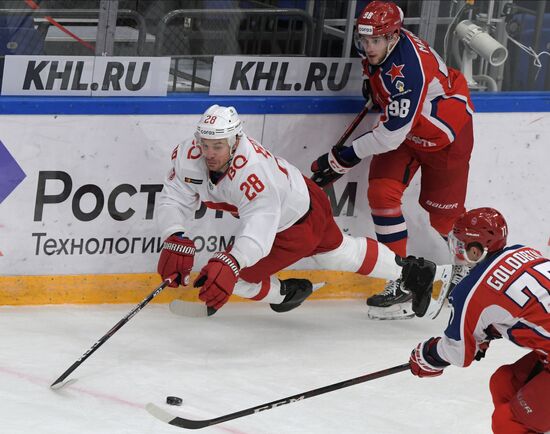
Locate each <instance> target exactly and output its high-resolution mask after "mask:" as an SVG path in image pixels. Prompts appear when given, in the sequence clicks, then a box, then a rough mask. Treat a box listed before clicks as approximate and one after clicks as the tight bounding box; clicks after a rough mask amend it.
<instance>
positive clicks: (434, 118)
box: [353, 29, 473, 158]
mask: <svg viewBox="0 0 550 434" xmlns="http://www.w3.org/2000/svg"><path fill="white" fill-rule="evenodd" d="M399 38H400V40H399V42H398V43H397V46H396V47H395V48H394V50H393V51H392V52H391V53H390V55H389V56H388V58H387V59H386V60H385V61H384V62H383V63H382V64H381V65H377V66H372V65H370V64H369V63H368V61H366V60H364V61H363V66H364V75H365V76H367V77H368V78H369V82H370V86H371V91H372V96H373V102H374V103H375V104H377V105H378V106H380V108H381V109H382V115H381V117H380V121H379V123H378V125H376V127H375V128H373V130H372V131H369V132H368V133H366V134H364V135H363V136H361V137H359V138H357V139H355V140H354V141H353V148H354V150H355V153H356V154H357V156H358V157H360V158H365V157H367V156H369V155H375V154H381V153H384V152H388V151H391V150H393V149H396V148H397V147H399V145H401V144H402V143H403V142H404V143H406V144H407V145H408V146H411V147H412V148H414V149H418V150H421V151H427V152H433V151H438V150H440V149H442V148H444V147H445V146H447V145H449V144H450V143H451V142H453V141H454V140H455V137H456V136H457V134H458V133H459V132H460V130H461V129H462V128H463V126H464V125H465V124H466V122H468V121H469V120H470V119H471V116H472V114H473V105H472V102H471V100H470V93H469V91H468V86H467V83H466V79H465V78H464V76H463V75H462V73H460V72H459V71H457V70H455V69H452V68H448V67H447V66H446V65H445V63H444V62H443V60H442V59H441V58H440V57H439V55H438V54H437V53H436V52H435V51H434V50H433V49H432V48H431V47H430V46H429V45H428V43H427V42H425V41H423V40H422V39H420V38H418V37H417V36H416V35H414V34H413V33H411V32H409V31H407V30H404V29H403V30H402V32H401V34H400V36H399Z"/></svg>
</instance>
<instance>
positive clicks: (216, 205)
mask: <svg viewBox="0 0 550 434" xmlns="http://www.w3.org/2000/svg"><path fill="white" fill-rule="evenodd" d="M203 203H204V205H205V206H206V207H207V208H210V209H216V210H218V209H219V210H221V211H229V212H230V213H232V214H238V212H239V209H238V208H237V207H236V206H235V205H231V204H230V203H227V202H209V201H204V202H203Z"/></svg>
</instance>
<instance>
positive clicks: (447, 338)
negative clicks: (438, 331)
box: [437, 295, 483, 368]
mask: <svg viewBox="0 0 550 434" xmlns="http://www.w3.org/2000/svg"><path fill="white" fill-rule="evenodd" d="M464 297H465V295H463V296H460V295H458V296H457V297H455V298H453V300H452V305H453V315H452V318H451V321H450V322H449V325H448V326H447V328H446V329H445V334H444V336H443V337H442V338H441V340H440V341H439V342H438V343H437V352H438V354H439V356H440V357H441V358H442V359H443V360H446V361H447V362H449V363H451V364H452V365H455V366H460V367H464V368H465V367H467V366H470V364H471V363H472V362H473V361H474V356H475V354H476V352H477V350H478V343H477V341H478V340H479V339H476V336H477V335H478V334H479V331H480V330H482V329H483V326H482V318H481V315H480V314H479V313H478V312H479V309H478V308H477V307H474V306H473V303H472V302H471V300H468V302H467V303H465V301H466V300H465V299H464Z"/></svg>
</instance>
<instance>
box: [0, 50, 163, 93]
mask: <svg viewBox="0 0 550 434" xmlns="http://www.w3.org/2000/svg"><path fill="white" fill-rule="evenodd" d="M169 68H170V58H169V57H91V56H6V58H5V65H4V75H3V80H2V95H32V96H46V95H63V96H166V91H167V87H168V72H169Z"/></svg>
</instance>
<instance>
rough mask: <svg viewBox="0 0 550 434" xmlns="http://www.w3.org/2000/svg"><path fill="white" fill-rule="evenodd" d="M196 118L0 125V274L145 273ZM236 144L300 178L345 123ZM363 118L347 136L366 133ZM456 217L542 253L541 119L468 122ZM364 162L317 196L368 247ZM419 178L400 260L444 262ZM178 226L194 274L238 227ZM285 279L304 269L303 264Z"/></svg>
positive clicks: (288, 128) (266, 121)
mask: <svg viewBox="0 0 550 434" xmlns="http://www.w3.org/2000/svg"><path fill="white" fill-rule="evenodd" d="M199 117H200V116H199V115H189V116H178V115H159V116H157V115H149V116H107V115H100V116H84V115H83V116H76V115H73V116H53V115H40V116H38V115H34V116H16V115H13V116H11V115H10V116H0V142H1V143H0V169H1V170H0V270H1V271H0V273H1V274H3V275H25V276H32V275H65V274H66V275H74V274H109V273H149V272H154V271H155V270H156V265H157V260H158V254H159V251H160V248H161V245H162V241H163V240H161V239H160V238H159V235H160V232H161V231H160V229H159V228H158V227H157V225H156V215H155V205H156V200H157V198H158V194H159V192H160V191H161V189H162V183H163V180H164V177H165V176H166V174H167V173H168V172H169V170H170V168H171V163H170V156H171V154H172V150H173V149H174V147H175V145H176V144H177V143H179V142H180V141H182V140H184V139H185V138H187V137H190V136H192V135H193V133H194V131H195V127H196V123H197V121H198V119H199ZM241 117H242V119H243V121H244V128H245V131H246V132H247V134H248V135H250V136H251V137H253V138H255V139H257V140H258V141H259V142H261V143H262V144H263V145H264V146H265V147H266V148H267V149H268V150H270V151H272V152H273V153H274V154H275V155H278V156H280V157H282V158H284V159H286V160H288V161H289V162H291V163H292V164H294V165H295V166H297V167H298V168H299V169H300V170H301V171H302V172H303V173H304V174H305V175H306V176H309V175H310V170H309V167H310V165H311V162H312V161H313V160H314V159H315V158H317V157H318V156H319V155H321V154H322V153H324V152H327V151H328V150H329V149H330V147H331V146H332V145H333V144H334V143H335V141H336V140H337V139H338V137H339V136H340V135H341V133H342V132H343V131H344V129H345V128H346V127H347V125H349V123H350V122H351V120H352V119H353V117H354V116H353V115H352V114H349V115H284V116H283V115H243V116H241ZM376 119H377V117H376V115H375V114H373V115H368V116H367V119H366V121H365V122H364V123H363V124H362V125H361V126H360V127H359V128H358V129H357V131H356V133H354V134H353V137H356V136H357V135H359V134H361V132H363V131H366V130H367V129H369V128H370V127H371V126H372V124H373V123H374V122H376ZM475 124H476V129H475V131H476V142H475V146H474V151H473V154H472V159H471V171H470V182H469V189H468V194H467V202H466V207H467V208H473V207H480V206H492V207H495V208H497V209H499V210H500V211H502V213H503V214H504V216H505V217H506V219H507V221H508V224H509V227H510V236H509V240H510V242H512V243H516V242H520V243H525V244H528V245H530V246H532V247H534V248H538V249H540V250H541V251H542V252H543V253H544V254H549V253H550V251H549V248H548V245H547V243H548V239H549V237H550V233H549V232H548V216H549V215H550V213H549V211H550V210H549V202H548V188H547V184H548V183H547V182H544V181H543V179H545V178H544V177H542V178H541V174H543V173H545V170H546V164H547V162H548V147H547V143H546V142H545V141H544V140H543V137H546V136H547V134H548V131H550V118H548V116H547V115H545V114H541V113H510V114H506V115H503V114H477V115H476V116H475ZM368 171H369V160H368V159H367V160H366V161H363V162H361V163H360V164H359V165H358V166H356V167H355V168H354V169H353V170H352V171H351V172H350V173H348V174H347V175H345V176H344V177H342V178H341V179H340V180H338V182H336V183H335V184H334V185H333V186H332V187H330V188H327V189H326V192H327V194H328V197H329V200H330V202H331V205H332V209H333V214H334V216H335V218H336V222H337V223H338V225H339V226H340V228H341V229H342V230H343V232H344V233H347V234H351V235H354V236H369V237H375V234H374V226H373V223H372V218H371V215H370V214H371V213H370V209H369V206H368V200H367V190H368ZM418 194H419V174H417V175H416V177H415V178H413V181H412V183H411V185H410V186H409V188H408V189H407V190H406V192H405V196H404V198H403V212H404V215H405V218H406V221H407V229H408V232H409V244H408V250H409V253H410V254H415V255H420V256H425V257H427V258H430V259H435V260H436V261H437V262H439V263H444V262H448V260H449V257H448V252H447V248H446V245H445V242H444V241H443V239H442V238H441V237H440V236H439V235H438V234H437V233H436V231H435V230H433V229H432V228H431V226H430V222H429V217H428V215H427V213H426V212H425V211H424V210H423V209H422V208H421V207H420V206H419V204H418V202H417V201H418ZM186 224H189V225H190V226H189V236H190V237H191V238H193V239H194V240H195V244H196V247H197V257H196V261H195V270H198V269H200V267H201V266H202V265H204V263H206V261H207V260H208V258H209V257H210V256H211V255H212V254H213V253H214V252H217V251H219V250H224V249H225V248H226V247H227V246H228V245H229V243H230V242H231V237H232V236H233V235H234V234H235V232H236V231H237V228H238V225H239V220H238V219H236V218H235V217H233V216H232V215H231V214H230V213H226V212H222V211H215V210H212V209H207V208H206V207H204V206H202V207H201V208H200V209H198V210H197V212H196V213H195V216H194V219H193V221H192V222H186ZM291 268H292V269H307V268H312V269H315V268H316V267H315V265H314V264H313V262H310V261H309V260H303V261H300V262H299V263H297V264H294V265H293V266H292V267H291Z"/></svg>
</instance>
